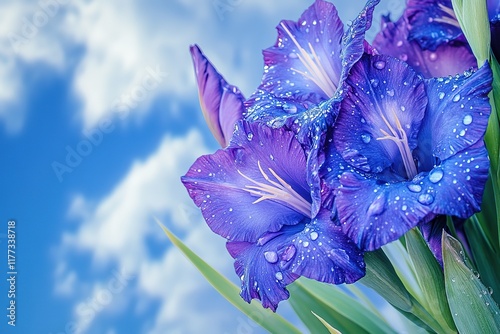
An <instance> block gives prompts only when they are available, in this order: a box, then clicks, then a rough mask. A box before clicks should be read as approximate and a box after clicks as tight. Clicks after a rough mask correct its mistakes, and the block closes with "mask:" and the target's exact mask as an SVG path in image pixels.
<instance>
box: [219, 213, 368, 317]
mask: <svg viewBox="0 0 500 334" xmlns="http://www.w3.org/2000/svg"><path fill="white" fill-rule="evenodd" d="M262 240H265V241H264V242H261V243H248V242H245V243H242V242H229V243H228V244H227V248H228V250H229V252H230V253H231V255H232V256H233V257H234V258H235V259H236V261H235V269H236V273H237V274H238V276H240V278H241V280H242V291H241V296H242V297H243V298H244V299H245V300H246V301H247V302H250V301H251V300H252V299H254V298H256V299H259V300H261V301H262V305H263V306H264V307H269V308H271V309H272V310H276V307H277V305H278V303H279V302H280V301H282V300H284V299H287V298H288V296H289V293H288V291H287V290H286V288H285V287H286V285H288V284H290V283H291V282H293V281H294V280H296V279H297V278H298V277H300V276H304V277H308V278H311V279H315V280H317V281H320V282H327V283H332V284H341V283H353V282H355V281H357V280H358V279H360V278H361V277H363V276H364V274H365V264H364V262H363V254H362V252H361V251H360V250H359V249H358V248H357V247H356V245H354V243H353V242H352V241H351V240H350V239H349V238H347V236H346V235H345V234H344V233H343V232H342V230H341V229H340V228H339V227H337V226H334V225H333V224H332V223H331V221H330V219H329V213H328V212H327V211H326V210H323V211H322V212H321V214H320V216H319V217H317V218H316V219H314V220H313V221H311V222H310V223H307V224H304V225H302V224H301V225H297V226H292V227H284V228H283V229H282V230H281V231H280V232H278V233H274V234H272V235H269V234H268V235H265V236H264V237H263V238H262Z"/></svg>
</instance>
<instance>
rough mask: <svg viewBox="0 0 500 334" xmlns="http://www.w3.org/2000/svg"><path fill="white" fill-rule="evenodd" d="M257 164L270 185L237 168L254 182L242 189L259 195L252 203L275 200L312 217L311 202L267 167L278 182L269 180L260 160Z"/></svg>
mask: <svg viewBox="0 0 500 334" xmlns="http://www.w3.org/2000/svg"><path fill="white" fill-rule="evenodd" d="M257 164H258V166H259V170H260V173H261V174H262V176H263V177H264V179H265V180H266V181H267V182H269V183H270V185H269V184H265V183H262V182H258V181H255V180H253V179H252V178H250V177H248V176H246V175H245V174H243V173H242V172H241V171H239V170H238V173H239V174H240V175H241V176H243V177H244V178H245V179H247V180H248V181H250V182H252V183H253V184H255V185H247V186H245V188H246V189H243V190H244V191H246V192H248V193H250V194H252V195H254V196H257V197H259V198H258V199H257V200H255V201H254V202H253V203H252V204H257V203H259V202H262V201H265V200H272V201H275V202H279V203H280V204H282V205H285V206H288V207H289V208H291V209H293V210H295V211H297V212H299V213H301V214H303V215H304V216H306V217H308V218H312V217H311V203H309V202H308V201H307V200H305V199H304V198H303V197H302V196H301V195H299V194H298V193H297V192H296V191H295V190H293V188H292V186H290V185H289V184H288V183H287V182H286V181H285V180H283V179H282V178H281V177H280V176H279V175H278V174H276V172H275V171H274V170H273V169H272V168H269V172H271V174H272V175H273V176H274V177H275V178H276V180H277V181H278V182H276V181H273V180H271V178H270V177H269V176H268V175H267V174H266V173H265V172H264V170H263V169H262V166H261V165H260V161H257Z"/></svg>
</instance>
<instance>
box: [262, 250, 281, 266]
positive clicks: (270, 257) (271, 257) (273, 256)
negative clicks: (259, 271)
mask: <svg viewBox="0 0 500 334" xmlns="http://www.w3.org/2000/svg"><path fill="white" fill-rule="evenodd" d="M264 257H265V258H266V261H267V262H269V263H276V262H278V254H277V253H276V252H273V251H270V252H264Z"/></svg>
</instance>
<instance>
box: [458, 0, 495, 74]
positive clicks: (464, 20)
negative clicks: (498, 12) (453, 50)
mask: <svg viewBox="0 0 500 334" xmlns="http://www.w3.org/2000/svg"><path fill="white" fill-rule="evenodd" d="M452 4H453V11H454V12H455V15H456V16H457V20H458V22H459V23H460V27H461V28H462V31H463V32H464V35H465V37H466V38H467V41H468V42H469V45H470V47H471V49H472V52H473V53H474V55H475V56H476V59H477V63H478V64H479V66H481V65H482V64H484V62H485V61H486V60H488V59H489V58H490V38H491V37H490V35H491V33H490V21H489V19H488V10H487V8H486V1H485V0H452Z"/></svg>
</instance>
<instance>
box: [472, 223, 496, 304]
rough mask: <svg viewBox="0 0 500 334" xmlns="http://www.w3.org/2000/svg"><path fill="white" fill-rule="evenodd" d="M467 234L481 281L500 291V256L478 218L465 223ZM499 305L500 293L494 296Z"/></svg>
mask: <svg viewBox="0 0 500 334" xmlns="http://www.w3.org/2000/svg"><path fill="white" fill-rule="evenodd" d="M465 233H466V234H467V240H468V241H469V246H470V250H471V252H472V256H473V259H474V262H475V264H476V268H477V270H478V272H479V273H480V274H481V281H482V282H483V283H484V284H485V285H486V286H489V287H491V288H492V289H493V291H500V280H499V274H498V273H500V256H498V253H497V252H495V250H494V249H493V246H492V244H491V239H490V238H489V237H488V235H487V234H486V233H487V231H485V230H484V228H483V227H482V225H481V224H480V223H479V221H478V219H477V217H476V216H472V217H471V218H470V219H469V220H468V221H467V222H466V223H465ZM492 297H493V299H495V301H496V302H497V303H499V302H500V293H495V294H493V295H492Z"/></svg>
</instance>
